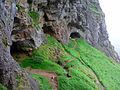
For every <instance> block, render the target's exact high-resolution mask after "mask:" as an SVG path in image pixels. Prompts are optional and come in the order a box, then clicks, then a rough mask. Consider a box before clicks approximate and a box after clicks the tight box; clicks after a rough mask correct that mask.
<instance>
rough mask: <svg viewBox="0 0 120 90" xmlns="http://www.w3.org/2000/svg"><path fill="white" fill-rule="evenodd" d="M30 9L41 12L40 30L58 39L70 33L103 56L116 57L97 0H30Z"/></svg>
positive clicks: (67, 40)
mask: <svg viewBox="0 0 120 90" xmlns="http://www.w3.org/2000/svg"><path fill="white" fill-rule="evenodd" d="M32 9H33V10H34V11H37V12H39V13H43V16H42V18H43V23H42V24H43V27H42V29H43V31H44V33H47V34H50V35H52V36H54V37H55V38H56V39H57V40H58V41H60V42H62V43H68V42H69V38H70V36H71V34H72V33H74V32H75V33H78V34H79V35H80V37H81V38H83V39H85V40H86V41H87V42H88V43H90V44H91V45H93V46H94V47H96V48H97V49H99V50H101V51H103V52H105V53H106V55H107V56H109V57H112V58H113V59H115V60H117V61H118V62H119V60H120V58H119V56H118V54H117V53H116V52H115V50H114V47H113V46H112V45H111V43H110V41H109V37H108V34H107V30H106V24H105V19H104V17H105V15H104V13H103V12H102V10H101V8H100V5H99V1H98V0H34V1H33V2H32Z"/></svg>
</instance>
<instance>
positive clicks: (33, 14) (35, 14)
mask: <svg viewBox="0 0 120 90" xmlns="http://www.w3.org/2000/svg"><path fill="white" fill-rule="evenodd" d="M28 15H29V16H30V17H31V20H32V26H33V27H35V28H36V29H37V30H40V29H41V28H42V26H41V24H40V21H39V19H40V14H39V13H38V12H36V11H29V12H28Z"/></svg>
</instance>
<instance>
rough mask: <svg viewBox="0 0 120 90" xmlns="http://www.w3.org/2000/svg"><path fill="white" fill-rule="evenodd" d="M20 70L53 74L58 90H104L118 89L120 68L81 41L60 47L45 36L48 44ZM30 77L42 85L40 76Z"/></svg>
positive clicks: (26, 61)
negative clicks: (56, 77) (32, 69)
mask: <svg viewBox="0 0 120 90" xmlns="http://www.w3.org/2000/svg"><path fill="white" fill-rule="evenodd" d="M21 66H22V67H24V68H26V67H31V68H34V69H42V70H47V71H52V72H56V73H57V75H58V89H59V90H101V88H102V86H104V88H105V89H107V90H119V88H120V86H119V85H120V78H119V76H120V66H119V65H118V64H117V63H115V62H114V61H113V60H111V59H110V58H108V57H106V56H105V55H104V54H103V53H101V52H100V51H98V50H96V49H95V48H93V47H92V46H90V45H88V44H87V43H86V42H85V41H83V40H81V39H78V40H71V41H70V43H69V44H68V45H62V44H60V43H59V42H57V40H55V39H54V38H53V37H50V36H48V43H47V44H44V45H42V46H41V47H40V48H39V49H38V50H35V51H34V52H33V55H32V56H31V57H27V58H25V59H24V60H22V62H21ZM33 77H34V78H35V79H37V80H38V81H39V83H40V84H44V83H45V82H42V81H41V79H40V78H38V77H41V76H38V75H33ZM42 79H44V78H42ZM45 81H46V79H45ZM99 82H100V83H99ZM46 83H47V82H46ZM41 87H42V86H41ZM45 88H47V86H45V85H44V87H43V88H42V90H52V89H51V88H48V89H45Z"/></svg>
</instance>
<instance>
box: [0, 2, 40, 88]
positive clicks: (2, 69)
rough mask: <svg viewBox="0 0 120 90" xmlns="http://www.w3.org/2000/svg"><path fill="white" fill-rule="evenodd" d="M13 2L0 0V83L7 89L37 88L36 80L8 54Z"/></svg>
mask: <svg viewBox="0 0 120 90" xmlns="http://www.w3.org/2000/svg"><path fill="white" fill-rule="evenodd" d="M15 4H16V1H14V0H0V83H1V84H3V85H5V86H6V87H7V88H8V90H39V88H38V85H37V84H36V82H35V81H34V80H33V79H32V78H31V77H30V76H28V74H27V73H26V72H24V71H23V70H22V69H21V68H20V66H19V64H18V63H17V62H16V61H15V60H14V59H13V58H12V56H11V54H10V46H11V45H12V40H11V32H12V28H13V21H14V16H15V10H16V5H15ZM17 79H18V80H17Z"/></svg>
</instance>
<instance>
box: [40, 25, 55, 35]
mask: <svg viewBox="0 0 120 90" xmlns="http://www.w3.org/2000/svg"><path fill="white" fill-rule="evenodd" d="M42 29H43V32H44V33H45V34H49V35H51V36H54V33H55V32H54V31H53V29H52V26H47V25H45V24H44V25H43V27H42Z"/></svg>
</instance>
